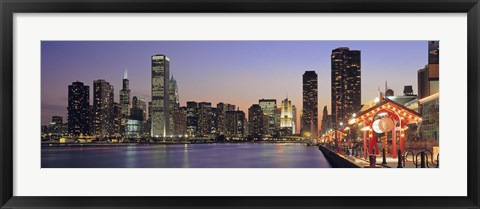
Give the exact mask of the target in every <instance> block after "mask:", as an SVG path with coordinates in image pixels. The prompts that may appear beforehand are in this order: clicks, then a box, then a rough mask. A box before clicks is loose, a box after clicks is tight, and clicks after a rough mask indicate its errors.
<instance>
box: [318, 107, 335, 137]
mask: <svg viewBox="0 0 480 209" xmlns="http://www.w3.org/2000/svg"><path fill="white" fill-rule="evenodd" d="M331 119H332V116H331V115H329V114H328V110H327V105H325V106H324V107H323V113H322V125H321V129H320V130H321V133H322V134H325V133H327V132H328V131H329V130H330V129H332V121H331Z"/></svg>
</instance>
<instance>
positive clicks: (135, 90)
mask: <svg viewBox="0 0 480 209" xmlns="http://www.w3.org/2000/svg"><path fill="white" fill-rule="evenodd" d="M187 42H188V43H187ZM272 42H275V43H274V44H273V43H272ZM112 43H113V44H112ZM148 43H150V44H152V43H153V45H155V44H157V45H158V44H160V45H161V46H156V47H158V50H157V51H155V52H153V53H151V54H148V56H145V57H143V56H144V55H145V54H144V53H150V52H151V51H152V49H151V47H150V45H146V44H148ZM240 43H241V44H240ZM293 43H295V44H293ZM118 45H120V46H118ZM172 45H173V46H172ZM175 45H176V46H177V47H176V50H177V51H175V50H174V49H171V48H174V46H175ZM210 45H214V46H210ZM245 45H246V46H245ZM265 45H267V46H268V45H270V48H267V49H264V47H265ZM319 45H320V46H319ZM327 45H335V46H334V47H330V48H329V47H327ZM359 45H368V47H364V48H362V47H361V46H359ZM372 45H373V46H372ZM122 46H123V47H124V48H128V49H129V50H127V52H125V51H122V50H120V49H118V48H119V47H120V48H122ZM147 46H148V47H147ZM132 47H133V48H132ZM142 47H143V48H144V51H143V50H142V51H138V50H135V49H137V48H142ZM315 47H318V48H315ZM338 47H349V48H351V49H353V50H360V51H362V92H364V93H363V94H362V104H363V103H365V102H368V101H369V100H371V99H373V97H374V96H376V95H375V92H377V88H378V87H382V85H381V84H382V83H383V82H384V81H382V80H379V79H378V77H381V75H377V73H380V72H381V73H382V74H385V73H390V74H392V76H389V77H391V78H395V79H391V80H387V81H388V83H389V87H390V88H392V89H393V90H395V91H396V92H397V93H400V92H401V91H402V89H403V86H404V85H412V86H413V89H414V92H417V81H416V78H415V77H416V73H417V70H418V69H421V68H423V67H424V66H425V65H426V64H427V63H428V59H427V55H426V53H425V52H426V50H427V41H412V42H411V41H391V42H386V41H355V42H333V43H332V41H262V42H259V41H173V42H172V41H170V42H165V41H161V42H144V41H141V42H103V41H102V42H90V41H89V42H83V41H80V42H78V41H77V42H75V41H74V42H50V41H49V42H42V124H47V123H48V122H49V121H50V120H51V117H52V116H54V115H59V116H63V117H65V116H66V107H67V102H66V100H67V99H66V98H67V93H66V92H64V93H62V91H66V90H65V89H67V88H66V86H68V85H70V84H71V83H72V82H74V81H77V80H78V81H80V82H83V83H84V84H85V85H87V86H92V84H93V80H99V79H104V80H106V81H107V82H109V83H111V84H112V85H113V87H114V95H115V98H114V101H116V102H117V101H119V96H118V95H119V94H118V92H119V91H120V89H121V87H122V86H121V85H120V84H121V82H122V75H123V71H124V70H125V68H127V69H128V72H129V80H130V89H131V96H139V97H145V98H147V102H150V100H149V98H151V96H150V94H149V92H150V89H149V87H150V85H151V83H150V82H149V81H150V72H149V71H150V70H151V66H149V65H150V64H151V63H150V60H149V59H150V57H151V56H153V55H155V54H165V55H167V56H168V57H170V59H171V63H170V65H171V70H170V71H171V73H170V75H174V77H175V79H176V80H177V81H178V83H179V95H180V106H186V102H187V101H196V102H211V103H212V106H213V105H216V104H217V103H219V102H224V103H230V104H234V105H237V107H240V109H241V110H242V111H244V112H245V113H248V108H249V107H250V106H251V105H252V104H256V103H257V102H258V100H259V99H262V98H265V99H276V100H277V105H278V104H279V103H280V102H281V101H282V100H283V99H284V98H285V95H286V94H288V98H289V99H290V100H292V105H295V106H297V107H301V105H302V102H301V95H302V93H301V83H302V82H301V75H302V74H303V73H304V72H305V71H308V70H313V71H315V72H316V73H317V74H318V110H319V111H320V110H321V109H323V108H322V107H323V106H325V105H327V106H328V110H329V111H328V112H330V110H331V109H330V105H329V102H330V101H329V99H330V93H329V91H330V77H329V76H328V75H329V74H330V71H331V68H330V55H328V56H324V55H323V54H325V53H327V54H328V53H330V54H331V51H332V50H333V49H335V48H338ZM162 48H163V49H165V50H162ZM178 48H180V49H182V50H179V49H178ZM299 48H303V50H302V51H300V52H299V51H296V50H294V49H299ZM382 48H383V49H391V50H390V51H388V53H387V51H385V50H379V49H382ZM89 49H91V50H94V49H97V50H94V51H91V53H87V52H89ZM188 49H191V50H188ZM201 49H210V51H208V50H207V52H211V53H206V52H205V51H203V52H202V50H201ZM235 49H236V50H235ZM246 49H249V50H247V51H249V52H250V53H249V54H243V55H245V56H244V57H241V58H239V56H237V55H238V53H240V52H245V50H246ZM279 49H290V50H287V51H290V53H288V52H285V51H283V52H281V51H282V50H280V52H278V50H279ZM375 49H377V50H375ZM392 49H393V50H392ZM67 50H68V53H67ZM183 50H184V51H183ZM192 50H193V52H192ZM258 50H260V51H264V52H269V53H266V54H262V57H256V58H255V55H257V56H258V53H259V52H258ZM131 51H133V52H137V53H133V54H132V53H130V52H131ZM169 51H170V53H169ZM181 51H183V53H182V52H181ZM222 51H223V52H226V51H235V52H234V53H227V55H225V54H221V55H220V54H219V53H220V52H222ZM410 51H411V52H410ZM106 52H110V53H106ZM291 52H294V53H291ZM320 52H321V53H320ZM381 52H384V53H381ZM393 52H396V53H393ZM78 53H81V55H82V56H79V55H80V54H78ZM119 54H120V55H119ZM139 54H140V55H142V57H141V58H139V57H138V56H140V55H139ZM205 54H208V55H205ZM320 54H322V55H321V57H320ZM385 54H387V55H388V56H386V57H385ZM57 55H58V56H57ZM113 55H117V56H116V57H115V56H113ZM215 55H217V56H218V57H215ZM277 55H278V56H277ZM280 55H281V56H280ZM112 56H113V57H115V58H117V59H118V60H119V61H116V62H115V61H113V60H117V59H113V58H112ZM195 56H197V57H195ZM370 56H372V57H374V58H372V57H370ZM122 57H123V58H122ZM192 57H194V58H192ZM315 57H316V60H315V59H314V58H315ZM62 58H63V59H62ZM73 58H75V59H76V62H75V63H80V64H79V65H72V63H71V62H69V61H70V60H71V59H73ZM189 58H190V59H189ZM215 58H216V59H215ZM219 58H222V59H219ZM259 58H262V59H261V60H259ZM387 58H388V59H387ZM112 59H113V60H112ZM145 59H147V60H148V61H147V62H145ZM312 59H313V60H314V61H312ZM175 60H177V61H175ZM198 60H200V61H204V64H203V63H201V62H195V61H198ZM272 60H273V61H272ZM372 60H375V61H372ZM379 60H381V62H380V63H377V62H378V61H379ZM279 61H282V62H279ZM408 61H410V62H408ZM144 62H145V63H144ZM398 62H400V63H403V65H399V64H396V63H398ZM122 63H123V65H125V66H123V67H120V65H122ZM135 63H137V64H135ZM384 63H389V64H390V66H401V67H395V68H396V69H401V70H396V69H394V70H391V69H389V68H388V67H387V66H389V65H386V66H384V65H385V64H384ZM406 63H408V64H406ZM315 64H316V65H318V66H312V65H315ZM190 65H192V66H190ZM225 65H227V66H226V67H225ZM239 65H240V66H239ZM145 66H146V67H145ZM194 66H196V68H194ZM222 66H223V67H222ZM245 66H250V68H248V67H246V68H242V67H245ZM301 66H304V67H301ZM325 66H327V67H325ZM67 67H68V68H67ZM79 68H81V69H83V70H79ZM101 68H104V69H105V70H101ZM117 68H118V69H117ZM209 68H210V69H215V70H210V71H209V70H208V69H209ZM62 69H63V70H62ZM70 69H71V70H70ZM75 69H77V70H75ZM196 69H198V70H196ZM205 69H207V70H205ZM242 69H245V70H242ZM254 69H257V71H255V70H254ZM258 69H261V70H259V71H258ZM262 69H263V70H262ZM202 70H205V71H202ZM199 71H200V72H199ZM252 71H253V72H252ZM276 71H279V72H284V73H285V74H282V75H279V74H280V73H277V72H276ZM202 72H203V73H202ZM239 72H240V73H239ZM375 72H376V73H375ZM294 73H295V74H294ZM396 73H400V74H401V75H404V74H406V73H408V74H407V76H395V75H396ZM410 74H411V75H410ZM326 75H327V76H326ZM377 76H378V77H377ZM75 78H76V79H75ZM196 78H197V80H196ZM229 78H232V79H229ZM269 78H270V79H269ZM265 80H267V81H268V82H265ZM369 80H371V81H375V82H369ZM242 81H243V82H242ZM194 87H196V88H194ZM252 89H255V90H254V91H252ZM281 95H283V96H281ZM90 97H92V93H91V94H90ZM90 100H92V98H90ZM92 101H93V100H92ZM297 112H301V110H299V111H297ZM298 116H299V113H297V121H298V120H299V119H298V118H299V117H298ZM318 117H320V118H321V117H322V113H321V112H319V113H318ZM318 126H320V123H319V124H318ZM297 129H298V128H297Z"/></svg>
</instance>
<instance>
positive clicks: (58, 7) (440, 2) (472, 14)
mask: <svg viewBox="0 0 480 209" xmlns="http://www.w3.org/2000/svg"><path fill="white" fill-rule="evenodd" d="M0 8H1V25H2V26H1V29H2V31H1V34H0V35H1V43H0V44H1V52H0V53H1V55H0V63H1V71H0V72H1V74H0V76H1V81H0V101H1V103H0V118H1V122H0V123H1V126H0V135H1V138H0V140H1V143H0V155H1V162H0V188H1V189H0V205H1V206H2V208H374V207H375V208H479V205H480V204H479V172H478V171H479V162H480V161H479V155H478V152H479V151H480V147H479V143H478V140H479V134H478V133H479V130H480V128H479V125H478V119H479V111H478V106H479V103H478V101H479V84H478V83H479V81H480V77H479V73H478V72H479V70H480V69H479V65H478V63H479V60H480V57H479V55H480V53H479V49H480V47H479V19H480V17H479V13H480V4H479V1H478V0H382V1H379V0H335V1H332V0H255V1H253V0H140V1H135V0H88V1H79V0H71V1H68V0H36V1H34V0H0ZM117 12H121V13H156V12H162V13H202V12H212V13H259V12H262V13H263V12H265V13H280V12H294V13H467V14H468V171H467V172H468V177H467V178H468V179H467V180H468V191H467V192H468V195H467V196H465V197H414V196H408V197H370V196H365V197H360V196H357V197H21V196H13V195H12V194H13V180H14V178H15V176H14V175H13V151H12V150H13V146H12V145H13V125H12V122H13V121H14V120H16V119H15V118H13V110H14V108H15V106H14V104H13V102H12V101H13V90H14V89H13V40H14V37H13V15H14V14H15V13H117ZM445 180H446V181H451V180H452V179H445ZM252 189H254V188H252ZM319 189H321V188H319ZM411 189H412V191H413V190H418V189H428V188H423V187H422V186H421V185H412V186H411ZM446 189H448V188H446Z"/></svg>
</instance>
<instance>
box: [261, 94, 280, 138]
mask: <svg viewBox="0 0 480 209" xmlns="http://www.w3.org/2000/svg"><path fill="white" fill-rule="evenodd" d="M258 104H259V105H260V107H261V108H262V111H263V114H264V115H266V116H267V117H268V131H267V134H270V135H274V134H275V109H277V100H276V99H260V100H258Z"/></svg>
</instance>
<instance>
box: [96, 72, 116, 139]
mask: <svg viewBox="0 0 480 209" xmlns="http://www.w3.org/2000/svg"><path fill="white" fill-rule="evenodd" d="M93 111H94V115H93V117H94V118H93V128H94V129H93V130H94V133H95V134H96V135H97V136H99V137H108V136H111V135H113V134H114V133H113V132H114V129H115V123H114V119H115V117H114V102H113V86H112V85H110V83H109V82H107V81H105V80H102V79H100V80H95V81H93Z"/></svg>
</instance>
